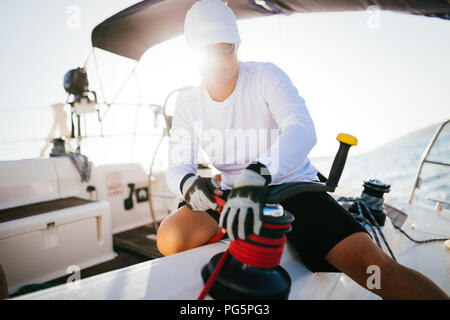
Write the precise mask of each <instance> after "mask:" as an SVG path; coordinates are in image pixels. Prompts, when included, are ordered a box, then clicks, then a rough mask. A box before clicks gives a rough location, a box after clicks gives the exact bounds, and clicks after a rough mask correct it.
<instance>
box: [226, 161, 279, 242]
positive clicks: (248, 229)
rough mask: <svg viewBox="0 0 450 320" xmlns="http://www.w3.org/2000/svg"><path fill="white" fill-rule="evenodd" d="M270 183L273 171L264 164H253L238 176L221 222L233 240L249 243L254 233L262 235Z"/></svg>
mask: <svg viewBox="0 0 450 320" xmlns="http://www.w3.org/2000/svg"><path fill="white" fill-rule="evenodd" d="M270 182H271V176H270V173H269V170H268V169H267V167H266V166H265V165H263V164H262V163H260V162H256V163H252V164H250V165H249V166H248V167H247V168H246V169H245V170H244V171H243V172H242V173H241V174H240V175H239V176H238V178H237V179H236V181H235V183H234V186H233V188H232V189H231V192H230V195H229V196H228V199H227V203H226V204H225V206H224V207H223V210H222V214H221V215H220V221H219V226H220V227H222V228H224V229H226V230H227V233H228V236H229V237H230V239H231V240H235V239H236V238H237V237H238V238H240V239H243V240H245V239H246V238H247V237H248V235H249V234H251V233H252V231H253V233H254V234H256V235H259V233H260V231H261V227H262V211H263V208H264V206H265V203H266V198H267V193H268V188H267V186H268V185H269V183H270ZM252 226H253V227H252Z"/></svg>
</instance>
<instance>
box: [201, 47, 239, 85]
mask: <svg viewBox="0 0 450 320" xmlns="http://www.w3.org/2000/svg"><path fill="white" fill-rule="evenodd" d="M196 53H197V55H198V58H199V60H200V61H199V65H198V71H199V73H200V75H201V76H202V77H203V79H204V80H205V82H207V83H208V84H210V85H213V86H223V85H225V84H226V83H227V82H228V81H229V80H230V79H231V78H232V77H233V76H234V75H235V73H236V72H237V70H238V59H237V45H234V44H231V43H215V44H212V45H210V46H207V47H205V48H202V49H199V50H197V52H196Z"/></svg>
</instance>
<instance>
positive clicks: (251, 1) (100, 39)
mask: <svg viewBox="0 0 450 320" xmlns="http://www.w3.org/2000/svg"><path fill="white" fill-rule="evenodd" d="M196 1H198V0H145V1H142V2H139V3H137V4H135V5H133V6H131V7H129V8H126V9H124V10H122V11H120V12H119V13H117V14H115V15H113V16H112V17H110V18H108V19H106V20H105V21H103V22H102V23H100V24H99V25H98V26H96V27H95V28H94V30H93V31H92V45H93V46H94V47H97V48H101V49H103V50H106V51H109V52H112V53H115V54H118V55H121V56H124V57H127V58H130V59H134V60H137V61H139V60H140V58H141V57H142V55H143V54H144V52H145V51H147V50H148V49H149V48H151V47H152V46H154V45H156V44H158V43H161V42H163V41H166V40H169V39H171V38H174V37H176V36H179V35H181V34H183V28H184V19H185V16H186V13H187V11H188V10H189V9H190V8H191V7H192V5H193V4H194V3H195V2H196ZM226 2H227V3H228V6H229V7H230V8H231V9H232V10H233V12H234V13H235V15H236V17H237V19H239V20H241V19H249V18H256V17H264V16H270V15H275V14H283V15H290V14H294V13H307V12H332V11H361V10H367V8H368V7H370V6H373V5H376V6H378V8H379V9H380V10H389V11H396V12H402V13H407V14H415V15H423V16H430V17H439V18H443V19H450V4H449V2H448V0H228V1H226Z"/></svg>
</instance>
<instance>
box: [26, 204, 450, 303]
mask: <svg viewBox="0 0 450 320" xmlns="http://www.w3.org/2000/svg"><path fill="white" fill-rule="evenodd" d="M389 203H390V204H391V205H395V206H396V207H397V208H399V209H401V208H403V209H405V210H407V211H408V214H409V218H408V219H407V221H406V223H405V225H404V229H405V230H406V231H407V232H409V233H410V234H411V236H413V237H415V238H417V239H425V238H430V237H442V236H444V235H445V236H447V237H448V236H450V214H449V212H448V211H443V212H440V213H438V212H436V211H434V210H432V209H430V208H425V207H421V206H417V205H408V204H405V203H400V202H396V201H395V200H391V201H390V202H389ZM413 223H414V224H415V229H414V230H413V229H411V227H412V224H413ZM434 227H436V228H434ZM427 228H428V229H430V228H432V229H433V230H437V231H434V233H435V234H430V233H428V232H424V231H421V230H420V229H423V230H426V229H427ZM383 230H384V233H385V235H386V237H387V239H388V242H389V243H390V244H391V247H392V249H393V250H394V254H396V256H397V259H398V260H399V262H400V263H402V264H404V265H406V266H408V267H411V268H413V269H415V270H417V271H419V272H422V273H423V274H425V275H426V276H428V277H429V278H430V279H432V280H433V281H434V282H435V283H436V284H438V285H439V286H440V287H441V288H442V289H443V290H444V291H445V292H447V294H450V250H449V249H447V248H446V247H445V245H444V244H443V242H435V243H428V244H414V243H413V242H411V241H409V240H408V239H406V238H405V237H404V236H403V235H401V234H400V233H399V232H397V231H396V230H394V229H393V227H392V225H391V224H390V221H389V223H387V224H386V226H385V227H384V229H383ZM227 246H228V241H221V242H219V243H215V244H211V245H207V246H203V247H200V248H195V249H192V250H188V251H185V252H181V253H179V254H176V255H172V256H169V257H164V258H160V259H156V260H152V261H147V262H144V263H140V264H137V265H133V266H130V267H127V268H123V269H120V270H115V271H112V272H108V273H104V274H101V275H97V276H94V277H90V278H86V279H84V280H81V281H80V283H79V284H80V286H79V289H75V288H74V289H71V288H69V287H68V286H67V285H65V284H64V285H60V286H58V287H53V288H49V289H46V290H42V291H38V292H35V293H31V294H28V295H24V296H21V297H18V298H17V299H168V300H169V299H196V298H197V295H198V294H199V293H200V291H201V289H202V288H203V281H202V278H201V275H200V270H201V268H202V267H203V266H204V265H205V264H206V263H207V262H208V261H209V259H210V258H211V257H212V256H213V255H214V254H216V253H218V252H221V251H224V250H226V248H227ZM281 266H283V267H284V268H285V269H286V270H287V272H288V273H289V274H290V276H291V279H292V288H291V292H290V295H289V299H379V297H377V296H376V295H374V294H372V293H370V292H369V291H367V290H365V289H363V288H362V287H360V286H359V285H358V284H357V283H356V282H354V281H353V280H351V279H350V278H348V277H347V276H345V275H343V274H341V273H312V272H310V271H309V270H308V269H307V268H306V267H305V266H304V265H303V264H302V263H301V261H300V259H299V258H298V256H297V254H296V253H295V251H294V250H293V249H292V248H291V247H290V246H289V245H288V246H287V247H286V250H285V252H284V255H283V258H282V261H281ZM381 281H382V280H381ZM207 298H208V299H210V297H209V296H208V297H207Z"/></svg>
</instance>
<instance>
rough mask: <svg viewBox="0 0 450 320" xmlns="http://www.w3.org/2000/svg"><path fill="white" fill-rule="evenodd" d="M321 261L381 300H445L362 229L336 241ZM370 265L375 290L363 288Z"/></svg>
mask: <svg viewBox="0 0 450 320" xmlns="http://www.w3.org/2000/svg"><path fill="white" fill-rule="evenodd" d="M325 260H326V261H327V262H328V263H330V264H332V265H333V266H334V267H335V268H336V269H338V270H340V271H342V272H344V273H345V274H346V275H348V276H349V277H350V278H352V279H353V280H354V281H356V282H357V283H358V284H360V285H361V286H362V287H364V288H366V289H367V290H369V291H371V292H373V293H375V294H376V295H379V296H380V297H382V298H383V299H449V297H448V296H447V294H446V293H445V292H444V291H443V290H442V289H441V288H439V287H438V286H437V285H436V284H435V283H434V282H433V281H431V280H430V279H428V278H427V277H426V276H424V275H423V274H421V273H419V272H417V271H415V270H412V269H410V268H407V267H405V266H403V265H401V264H399V263H397V262H396V261H394V260H393V259H392V258H391V257H390V256H388V255H387V254H386V253H385V252H384V251H383V250H381V249H380V248H379V247H378V246H377V245H376V244H375V243H374V242H373V240H372V239H371V238H370V236H369V235H367V234H366V233H364V232H358V233H354V234H352V235H350V236H348V237H347V238H345V239H344V240H342V241H341V242H339V243H338V244H337V245H335V246H334V247H333V248H332V249H331V250H330V251H329V252H328V254H327V255H326V256H325ZM371 265H374V266H378V267H379V270H380V273H381V279H380V288H379V289H377V288H374V289H369V288H367V279H368V278H369V277H370V276H371V273H368V272H367V268H368V267H369V266H371Z"/></svg>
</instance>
